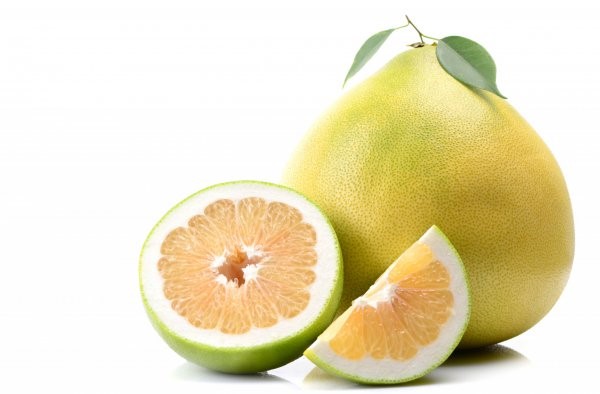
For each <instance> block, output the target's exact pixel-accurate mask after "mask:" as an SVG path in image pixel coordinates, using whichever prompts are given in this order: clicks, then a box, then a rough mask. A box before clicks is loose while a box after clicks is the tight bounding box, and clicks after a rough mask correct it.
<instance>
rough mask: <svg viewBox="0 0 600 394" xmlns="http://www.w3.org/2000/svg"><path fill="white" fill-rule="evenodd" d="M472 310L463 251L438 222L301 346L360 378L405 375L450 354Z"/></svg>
mask: <svg viewBox="0 0 600 394" xmlns="http://www.w3.org/2000/svg"><path fill="white" fill-rule="evenodd" d="M469 311H470V307H469V290H468V284H467V279H466V276H465V272H464V267H463V265H462V262H461V260H460V257H459V256H458V254H457V252H456V251H455V250H454V248H453V247H452V245H451V244H450V242H449V241H448V239H447V238H446V237H445V236H444V234H443V233H442V232H441V231H440V230H439V229H438V228H437V227H435V226H433V227H432V228H430V229H429V230H428V231H427V232H426V233H425V234H424V235H423V236H422V237H421V238H420V239H419V240H418V241H417V242H415V243H414V244H413V245H412V246H411V247H409V248H408V249H407V250H406V251H405V252H404V253H403V254H402V255H401V256H400V257H399V258H398V259H397V260H396V261H395V262H394V263H393V264H392V265H390V266H389V268H388V269H387V270H386V271H385V272H384V273H383V274H382V275H381V276H380V277H379V279H377V281H376V282H375V284H373V285H372V286H371V287H370V288H369V290H368V291H367V292H366V293H365V294H364V295H363V296H361V297H359V298H357V299H356V300H354V302H353V303H352V306H351V307H350V308H348V309H347V310H346V311H345V312H344V313H343V314H342V315H341V316H340V317H338V319H336V321H335V322H333V323H332V324H331V325H330V326H329V327H328V328H327V329H326V330H325V331H324V332H323V334H321V335H320V336H319V338H318V339H317V341H316V342H315V343H314V344H313V345H312V346H311V347H310V348H309V349H307V350H306V351H305V353H304V354H305V355H306V356H307V357H308V358H309V359H310V360H311V361H313V362H314V363H315V364H317V365H318V366H319V367H321V368H323V369H324V370H326V371H328V372H331V373H333V374H335V375H339V376H342V377H345V378H347V379H350V380H354V381H357V382H361V383H371V384H385V383H400V382H406V381H409V380H413V379H416V378H418V377H421V376H423V375H424V374H426V373H427V372H429V371H430V370H432V369H433V368H435V367H436V366H438V365H439V364H441V363H442V362H444V360H446V358H447V357H448V356H449V355H450V353H452V351H453V350H454V348H455V347H456V346H457V345H458V342H459V341H460V339H461V337H462V334H463V333H464V331H465V329H466V327H467V323H468V320H469Z"/></svg>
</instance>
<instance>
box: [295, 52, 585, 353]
mask: <svg viewBox="0 0 600 394" xmlns="http://www.w3.org/2000/svg"><path fill="white" fill-rule="evenodd" d="M284 182H285V183H286V184H288V185H290V186H291V187H293V188H294V189H296V190H299V191H300V192H301V193H303V194H305V195H306V196H308V197H309V198H310V199H312V200H313V201H315V202H316V203H317V204H318V205H319V206H320V207H321V209H322V210H323V211H324V213H325V214H326V215H327V216H328V217H329V219H330V220H331V221H332V223H333V225H334V227H335V229H336V232H337V234H338V237H339V240H340V244H341V247H342V252H343V255H344V264H345V285H344V294H343V296H342V303H341V305H340V308H341V310H343V309H345V308H347V307H348V306H349V304H350V301H351V300H352V299H354V298H356V297H357V296H358V295H360V294H362V293H363V292H364V291H365V290H366V289H367V288H368V287H369V285H370V284H371V283H372V282H373V281H374V280H375V279H376V278H377V277H378V276H379V275H380V274H381V273H382V272H383V271H384V270H385V268H386V264H388V263H389V261H392V260H393V259H394V258H395V257H396V256H398V255H399V254H400V252H402V251H403V250H404V249H405V248H406V247H407V246H409V245H410V243H411V242H412V240H414V239H416V238H417V237H418V236H419V235H420V234H422V233H423V232H424V231H425V230H426V229H427V228H428V227H429V226H430V225H431V223H436V224H438V225H439V226H440V227H441V228H443V229H444V231H445V232H446V234H447V235H448V237H449V238H450V239H452V241H453V244H454V245H455V246H456V248H457V250H458V252H459V253H460V255H461V257H462V259H463V261H464V264H465V266H466V270H467V273H468V275H469V279H470V283H471V294H472V314H471V320H470V323H469V326H468V328H467V331H466V333H465V335H464V337H463V339H462V342H461V345H460V346H461V347H476V346H483V345H488V344H493V343H497V342H500V341H503V340H505V339H508V338H511V337H513V336H515V335H518V334H520V333H522V332H523V331H525V330H527V329H528V328H530V327H531V326H533V325H534V324H535V323H536V322H538V321H539V320H540V319H541V318H542V317H543V316H544V315H545V314H546V313H547V312H548V311H549V310H550V309H551V308H552V306H553V305H554V303H555V302H556V300H557V299H558V297H559V295H560V293H561V292H562V289H563V288H564V286H565V284H566V282H567V279H568V276H569V272H570V269H571V264H572V260H573V252H574V234H573V217H572V212H571V205H570V201H569V195H568V192H567V188H566V185H565V181H564V179H563V176H562V174H561V171H560V169H559V166H558V164H557V163H556V161H555V159H554V157H553V156H552V154H551V153H550V151H549V149H548V148H547V147H546V145H545V144H544V142H543V141H542V140H541V138H540V137H539V136H538V135H537V134H536V133H535V131H534V130H533V129H532V128H531V126H529V124H528V123H527V122H526V121H525V120H524V119H523V118H522V117H521V116H520V115H519V114H518V113H517V111H516V110H515V109H514V108H513V107H512V106H511V105H510V104H508V102H507V101H506V100H503V99H501V98H499V97H497V96H495V95H493V94H491V93H488V92H484V91H481V90H477V89H471V88H469V87H467V86H465V85H463V84H461V83H460V82H458V81H456V80H455V79H454V78H453V77H451V76H450V75H448V74H447V73H446V72H445V71H444V70H443V69H442V68H441V66H440V65H439V63H438V61H437V59H436V55H435V46H425V47H422V48H416V49H410V50H408V51H406V52H404V53H402V54H400V55H398V56H397V57H396V58H394V59H393V60H392V61H391V62H389V63H388V64H387V65H386V66H385V67H384V68H383V69H382V70H380V71H379V72H377V73H376V74H375V75H373V76H372V77H370V78H368V79H367V80H365V81H364V82H362V83H360V84H358V85H357V86H356V87H355V88H353V89H352V90H351V91H350V92H348V93H346V94H345V95H344V96H343V97H342V98H341V99H340V100H339V101H338V102H337V103H336V104H334V106H333V107H332V108H331V109H330V110H329V111H328V112H326V113H325V114H324V115H323V116H322V117H321V119H320V120H319V121H318V122H317V124H316V125H315V126H314V128H313V129H312V130H311V131H310V133H309V134H308V135H307V136H306V138H305V139H304V141H303V142H302V144H301V145H300V147H299V148H298V150H297V152H296V153H295V155H294V156H293V158H292V160H291V162H290V164H289V167H288V169H287V170H286V172H285V175H284Z"/></svg>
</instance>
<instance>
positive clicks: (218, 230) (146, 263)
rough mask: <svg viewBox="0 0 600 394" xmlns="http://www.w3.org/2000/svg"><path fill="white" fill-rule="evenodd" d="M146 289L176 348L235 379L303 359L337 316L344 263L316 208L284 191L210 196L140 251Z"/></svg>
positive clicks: (185, 208) (270, 188)
mask: <svg viewBox="0 0 600 394" xmlns="http://www.w3.org/2000/svg"><path fill="white" fill-rule="evenodd" d="M139 278H140V287H141V293H142V298H143V301H144V305H145V307H146V311H147V313H148V315H149V316H150V319H151V321H152V323H153V325H154V327H155V328H156V330H157V331H158V332H159V334H160V335H161V336H162V337H163V338H164V340H165V341H166V342H167V344H168V345H169V346H171V348H173V349H174V350H175V351H176V352H177V353H179V354H180V355H181V356H183V357H184V358H186V359H188V360H189V361H192V362H194V363H197V364H200V365H202V366H205V367H208V368H211V369H215V370H219V371H223V372H230V373H251V372H259V371H265V370H268V369H272V368H276V367H279V366H281V365H283V364H285V363H287V362H289V361H291V360H293V359H295V358H297V357H299V356H300V355H301V354H302V352H303V351H304V350H305V349H306V347H307V346H308V345H309V344H310V343H311V342H312V341H314V339H315V338H316V337H317V335H319V334H320V333H321V332H322V331H323V330H324V329H325V328H326V327H327V326H328V324H329V323H331V321H332V320H333V317H334V315H335V312H336V309H337V306H338V303H339V299H340V296H341V290H342V258H341V253H340V248H339V245H338V241H337V238H336V236H335V233H334V231H333V229H332V227H331V225H330V224H329V222H328V221H327V219H326V218H325V217H324V216H323V215H322V214H321V212H320V211H319V210H318V208H317V207H316V206H315V205H313V204H312V203H311V202H310V201H308V200H307V199H306V198H305V197H303V196H302V195H300V194H298V193H296V192H294V191H292V190H291V189H288V188H284V187H281V186H278V185H273V184H268V183H262V182H255V181H240V182H232V183H225V184H219V185H216V186H213V187H210V188H208V189H204V190H202V191H200V192H198V193H196V194H194V195H192V196H190V197H188V198H187V199H185V200H184V201H182V202H180V203H179V204H177V205H176V206H175V207H174V208H173V209H171V210H170V211H169V212H168V213H167V214H166V215H165V216H164V217H163V218H162V219H161V220H160V221H159V222H158V224H157V225H156V226H155V227H154V229H153V230H152V231H151V233H150V235H149V236H148V238H147V239H146V242H145V243H144V246H143V248H142V253H141V256H140V265H139Z"/></svg>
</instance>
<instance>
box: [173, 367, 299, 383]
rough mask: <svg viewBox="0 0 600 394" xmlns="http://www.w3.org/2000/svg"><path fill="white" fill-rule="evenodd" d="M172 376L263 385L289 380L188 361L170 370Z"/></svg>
mask: <svg viewBox="0 0 600 394" xmlns="http://www.w3.org/2000/svg"><path fill="white" fill-rule="evenodd" d="M172 376H173V378H174V379H176V380H181V381H190V382H202V383H227V384H243V385H253V384H259V385H265V384H277V383H279V384H281V383H284V384H290V382H288V381H287V380H285V379H284V378H282V377H280V376H277V375H273V374H271V373H268V372H263V373H255V374H247V375H232V374H227V373H222V372H216V371H212V370H210V369H206V368H203V367H200V366H198V365H195V364H192V363H189V362H186V363H184V364H181V365H180V366H178V367H177V368H175V370H173V372H172Z"/></svg>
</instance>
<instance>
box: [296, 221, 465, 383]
mask: <svg viewBox="0 0 600 394" xmlns="http://www.w3.org/2000/svg"><path fill="white" fill-rule="evenodd" d="M432 228H433V229H434V230H435V232H436V233H437V234H438V235H440V236H441V237H442V238H443V239H444V241H445V242H446V244H447V245H448V246H449V247H450V250H451V251H452V252H453V253H454V256H455V257H456V260H457V262H458V266H459V267H460V269H461V271H462V273H463V278H464V280H465V286H466V288H467V315H466V318H465V322H464V324H463V326H462V328H461V330H460V332H459V333H458V334H457V335H456V338H455V340H454V342H453V343H452V345H451V346H450V347H449V349H448V353H447V354H445V355H444V356H442V357H440V359H439V360H436V362H434V363H433V364H432V365H431V367H429V368H428V369H426V370H424V371H423V372H420V373H418V374H415V375H412V376H407V377H404V378H400V379H384V380H381V379H379V380H375V379H367V378H364V377H362V376H355V375H349V374H347V373H345V372H344V371H341V370H339V369H337V368H335V367H333V366H331V365H330V364H327V363H326V362H325V361H324V360H322V359H321V358H320V357H319V356H318V355H317V354H316V353H315V352H314V351H313V350H312V349H311V348H308V349H306V350H305V351H304V355H305V356H306V358H308V359H309V360H310V361H311V362H312V363H313V364H315V365H316V366H317V367H319V368H321V369H322V370H324V371H325V372H327V373H330V374H332V375H335V376H339V377H341V378H344V379H347V380H350V381H353V382H356V383H360V384H367V385H390V384H400V383H407V382H410V381H413V380H416V379H419V378H422V377H423V376H425V375H427V374H428V373H430V372H431V371H433V370H434V369H436V368H437V367H439V366H440V365H442V364H443V363H444V362H445V361H446V360H447V359H448V357H450V355H451V354H452V352H453V351H454V350H455V349H456V348H457V347H458V344H459V343H460V340H461V339H462V337H463V335H464V333H465V331H466V330H467V326H468V325H469V319H470V317H471V291H470V287H469V278H468V276H467V271H466V270H465V266H464V264H463V261H462V259H461V258H460V255H459V254H458V251H457V250H456V248H455V247H454V245H453V244H452V242H450V240H449V239H448V237H447V236H446V234H444V232H443V231H442V230H441V229H440V228H439V227H438V226H436V225H433V226H432Z"/></svg>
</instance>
